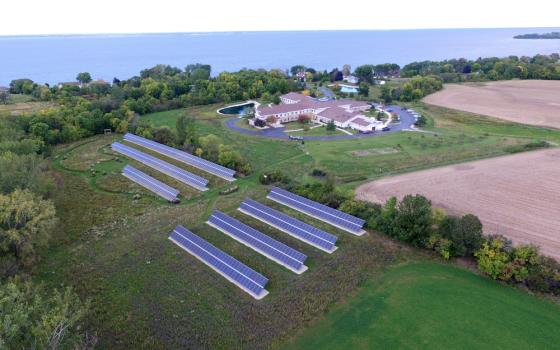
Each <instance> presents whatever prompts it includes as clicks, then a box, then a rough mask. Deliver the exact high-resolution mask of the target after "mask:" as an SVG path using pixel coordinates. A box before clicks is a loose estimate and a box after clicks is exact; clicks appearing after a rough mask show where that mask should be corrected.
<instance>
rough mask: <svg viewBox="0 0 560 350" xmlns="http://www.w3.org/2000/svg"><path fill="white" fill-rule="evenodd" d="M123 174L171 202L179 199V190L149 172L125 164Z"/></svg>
mask: <svg viewBox="0 0 560 350" xmlns="http://www.w3.org/2000/svg"><path fill="white" fill-rule="evenodd" d="M122 174H123V175H124V176H125V177H127V178H128V179H130V180H131V181H134V182H136V183H137V184H139V185H141V186H143V187H145V188H147V189H148V190H150V191H152V192H153V193H155V194H157V195H158V196H160V197H162V198H164V199H166V200H168V201H170V202H173V203H176V202H178V201H179V200H178V199H177V196H178V195H179V191H177V190H176V189H174V188H173V187H170V186H168V185H166V184H164V183H163V182H161V181H159V180H157V179H154V178H153V177H151V176H149V175H148V174H146V173H143V172H141V171H140V170H138V169H136V168H135V167H133V166H130V165H127V166H125V167H124V169H123V170H122Z"/></svg>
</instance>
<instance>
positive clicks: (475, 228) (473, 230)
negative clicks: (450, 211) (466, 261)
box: [440, 214, 482, 256]
mask: <svg viewBox="0 0 560 350" xmlns="http://www.w3.org/2000/svg"><path fill="white" fill-rule="evenodd" d="M440 233H441V235H442V236H443V237H445V238H447V239H449V240H450V241H451V242H452V243H453V246H452V252H453V255H455V256H472V255H473V254H474V252H475V251H477V250H479V249H480V247H481V245H482V223H481V222H480V220H479V219H478V217H476V216H474V215H472V214H467V215H464V216H462V217H456V216H448V217H446V218H445V219H443V221H442V223H441V225H440Z"/></svg>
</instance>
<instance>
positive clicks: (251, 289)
mask: <svg viewBox="0 0 560 350" xmlns="http://www.w3.org/2000/svg"><path fill="white" fill-rule="evenodd" d="M169 239H170V240H171V241H172V242H174V243H175V244H177V245H178V246H179V247H181V248H183V249H184V250H186V251H187V252H189V253H190V254H192V255H194V256H195V257H197V258H198V259H199V260H201V261H202V262H203V263H205V264H206V265H208V266H210V267H211V268H212V269H213V270H214V271H216V272H218V273H219V274H220V275H222V276H223V277H225V278H226V279H227V280H228V281H230V282H232V283H234V284H235V285H236V286H238V287H239V288H241V289H243V290H244V291H245V292H247V293H249V294H250V295H251V296H252V297H253V298H255V299H262V298H264V297H265V296H266V295H267V294H268V291H267V290H266V289H264V287H265V285H266V284H267V283H268V279H267V278H266V277H264V276H263V275H261V274H260V273H258V272H256V271H255V270H253V269H251V268H250V267H249V266H247V265H245V264H243V263H242V262H240V261H239V260H237V259H235V258H233V257H232V256H230V255H228V254H226V253H224V252H223V251H221V250H220V249H218V248H216V247H215V246H213V245H212V244H210V243H208V242H207V241H205V240H204V239H202V238H200V237H199V236H197V235H195V234H194V233H192V232H191V231H189V230H187V229H186V228H184V227H183V226H181V225H178V226H177V227H175V229H174V230H173V231H172V232H171V233H170V235H169Z"/></svg>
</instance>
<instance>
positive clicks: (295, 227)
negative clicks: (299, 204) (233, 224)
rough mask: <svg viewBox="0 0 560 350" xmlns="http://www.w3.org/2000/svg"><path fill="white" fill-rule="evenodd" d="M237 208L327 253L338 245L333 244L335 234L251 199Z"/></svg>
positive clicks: (335, 238)
mask: <svg viewBox="0 0 560 350" xmlns="http://www.w3.org/2000/svg"><path fill="white" fill-rule="evenodd" d="M239 210H240V211H241V212H243V213H245V214H247V215H250V216H252V217H254V218H255V219H257V220H260V221H263V222H265V223H267V224H269V225H270V226H272V227H275V228H277V229H278V230H280V231H283V232H286V233H287V234H289V235H291V236H293V237H295V238H297V239H299V240H302V241H304V242H306V243H308V244H311V245H312V246H314V247H316V248H319V249H321V250H323V251H325V252H327V253H332V252H334V251H335V250H336V249H338V247H336V246H335V243H336V240H337V237H336V236H333V235H331V234H330V233H327V232H325V231H322V230H319V229H318V228H315V227H313V226H311V225H308V224H306V223H304V222H302V221H299V220H297V219H294V218H292V217H291V216H288V215H286V214H283V213H281V212H279V211H277V210H274V209H272V208H270V207H267V206H266V205H263V204H261V203H259V202H256V201H254V200H252V199H248V198H247V199H245V201H244V202H243V203H241V205H240V206H239Z"/></svg>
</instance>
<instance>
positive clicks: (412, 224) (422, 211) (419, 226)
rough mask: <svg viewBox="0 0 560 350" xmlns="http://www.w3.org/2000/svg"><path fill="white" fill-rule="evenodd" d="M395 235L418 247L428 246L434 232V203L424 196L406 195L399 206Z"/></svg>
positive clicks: (395, 222) (395, 221)
mask: <svg viewBox="0 0 560 350" xmlns="http://www.w3.org/2000/svg"><path fill="white" fill-rule="evenodd" d="M397 209H398V211H397V215H396V217H395V220H394V228H393V235H394V236H395V237H396V238H398V239H399V240H401V241H405V242H409V243H411V244H413V245H415V246H417V247H423V246H426V244H427V242H428V238H429V236H430V234H431V231H432V203H431V202H430V201H429V200H428V199H427V198H426V197H424V196H422V195H419V194H417V195H415V196H412V195H406V196H404V198H403V199H402V201H401V202H400V203H399V204H398V207H397Z"/></svg>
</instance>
